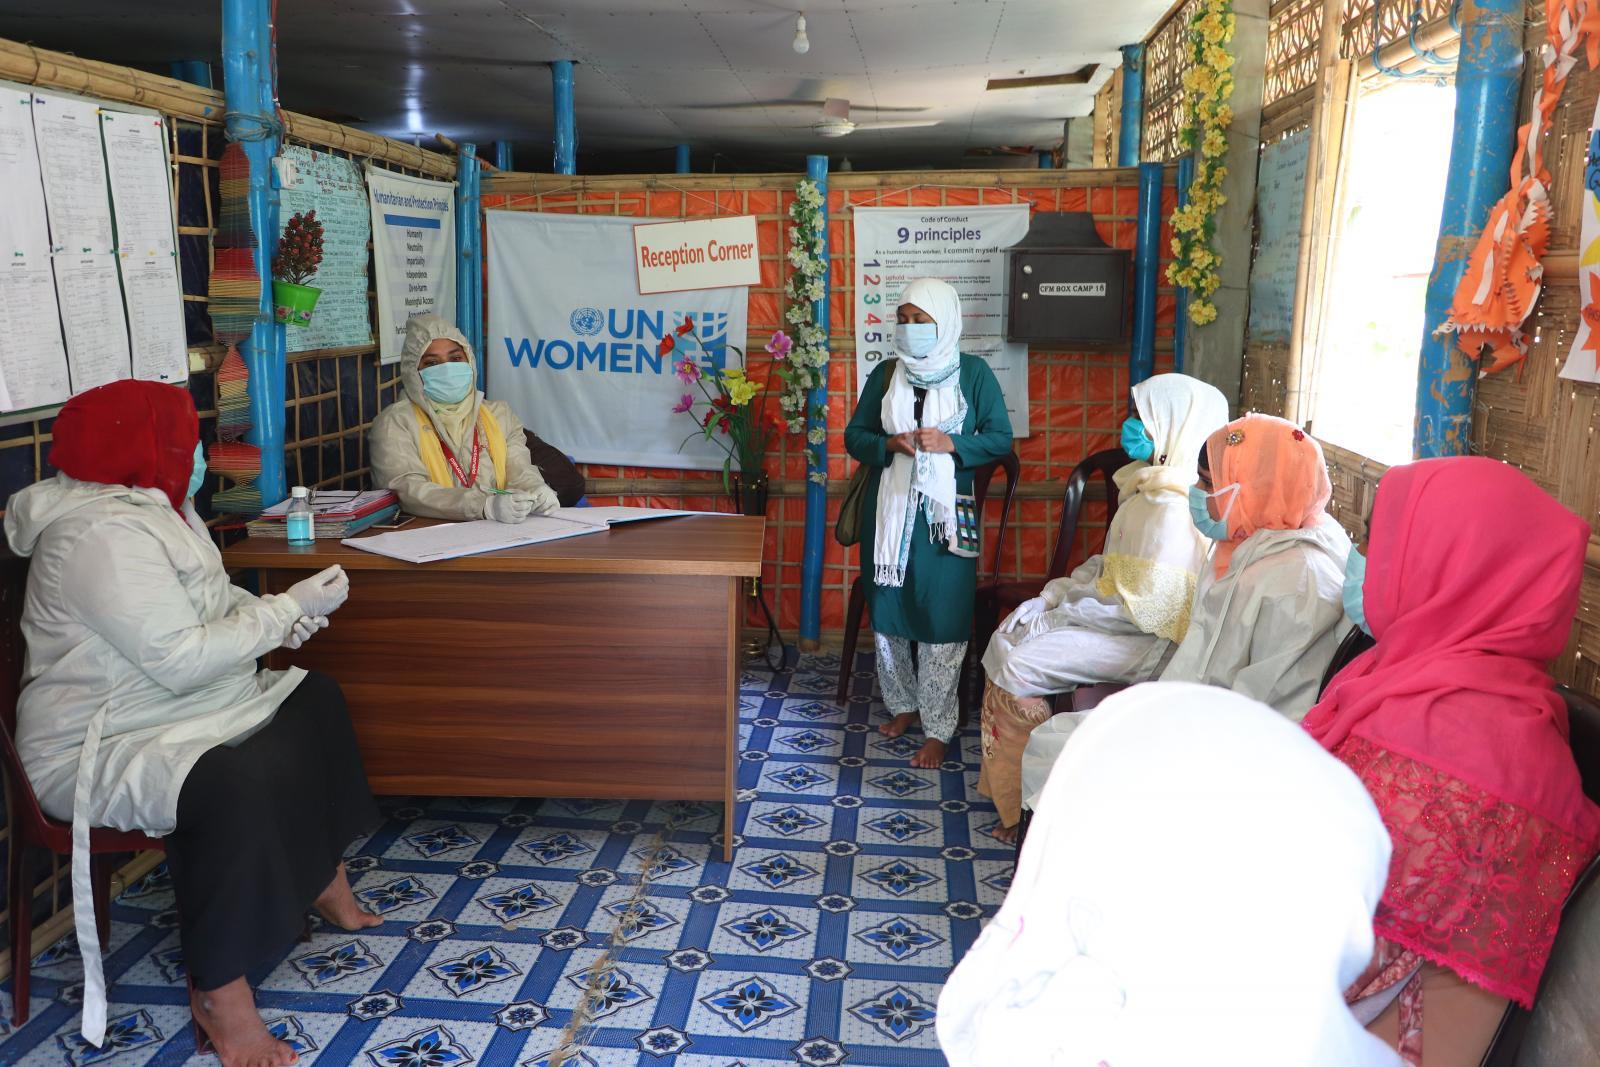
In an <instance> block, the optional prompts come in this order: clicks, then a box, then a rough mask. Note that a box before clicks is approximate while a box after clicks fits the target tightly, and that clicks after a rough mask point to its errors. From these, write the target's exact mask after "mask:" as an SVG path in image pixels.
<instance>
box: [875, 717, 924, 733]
mask: <svg viewBox="0 0 1600 1067" xmlns="http://www.w3.org/2000/svg"><path fill="white" fill-rule="evenodd" d="M916 721H917V713H916V712H914V711H908V712H906V713H905V714H904V715H896V716H895V717H894V718H892V719H890V720H889V721H888V722H886V723H884V724H883V725H882V726H880V727H878V732H879V733H880V734H882V735H883V736H884V737H899V736H900V735H901V734H903V733H905V732H906V731H907V730H909V729H910V728H911V724H912V723H914V722H916Z"/></svg>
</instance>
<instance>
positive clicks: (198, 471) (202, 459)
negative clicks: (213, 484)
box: [183, 441, 206, 497]
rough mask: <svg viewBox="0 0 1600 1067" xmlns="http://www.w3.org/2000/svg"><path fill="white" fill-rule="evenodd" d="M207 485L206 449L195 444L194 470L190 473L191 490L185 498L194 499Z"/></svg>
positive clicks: (198, 443) (197, 443)
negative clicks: (203, 486) (201, 488)
mask: <svg viewBox="0 0 1600 1067" xmlns="http://www.w3.org/2000/svg"><path fill="white" fill-rule="evenodd" d="M205 483H206V453H205V447H204V446H203V445H202V444H201V443H200V442H199V441H196V442H195V443H194V470H193V471H191V472H190V473H189V490H188V492H186V493H184V494H183V495H184V496H187V497H192V496H194V495H195V494H196V493H198V492H199V491H200V487H201V486H202V485H204V484H205Z"/></svg>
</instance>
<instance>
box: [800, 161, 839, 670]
mask: <svg viewBox="0 0 1600 1067" xmlns="http://www.w3.org/2000/svg"><path fill="white" fill-rule="evenodd" d="M806 178H807V179H808V180H810V181H813V182H816V183H817V191H818V192H820V193H821V194H822V232H823V234H824V235H826V234H827V232H828V157H827V156H807V157H806ZM832 276H833V268H832V266H831V265H830V263H829V256H828V242H827V240H826V239H824V241H823V243H822V299H821V300H814V301H812V302H811V317H812V319H813V320H814V321H815V323H816V326H817V329H819V330H821V331H822V344H823V346H824V347H827V345H828V334H829V330H828V294H829V293H830V292H831V291H832V281H833V277H832ZM817 430H821V431H822V432H821V433H820V434H817V436H819V437H821V440H820V441H818V442H816V443H814V444H808V445H807V449H806V452H807V460H806V474H807V478H806V527H805V541H804V542H803V551H802V553H801V556H800V640H801V642H802V643H803V645H804V646H809V647H815V646H816V643H817V641H818V640H819V639H820V638H821V636H822V546H823V538H824V535H825V533H826V531H827V526H828V485H827V482H826V480H825V479H826V475H827V473H828V386H827V383H823V384H822V385H820V386H818V387H816V388H814V389H812V390H811V392H810V394H809V395H808V396H807V397H806V440H807V441H808V442H810V440H811V436H812V434H813V433H814V432H815V431H817ZM819 472H820V473H821V474H822V475H823V476H824V480H823V481H821V482H819V481H818V480H817V479H816V478H815V477H811V476H812V475H816V474H818V473H819Z"/></svg>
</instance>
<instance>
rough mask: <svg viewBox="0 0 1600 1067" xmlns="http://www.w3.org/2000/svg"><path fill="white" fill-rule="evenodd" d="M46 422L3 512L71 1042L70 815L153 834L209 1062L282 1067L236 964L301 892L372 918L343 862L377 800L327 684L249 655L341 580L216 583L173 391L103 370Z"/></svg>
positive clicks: (314, 608) (80, 912) (278, 929)
mask: <svg viewBox="0 0 1600 1067" xmlns="http://www.w3.org/2000/svg"><path fill="white" fill-rule="evenodd" d="M53 432H54V438H55V444H54V446H53V447H52V449H51V451H50V462H51V464H52V465H53V466H54V467H56V469H57V470H59V471H60V473H59V474H58V475H57V476H56V477H54V478H52V479H49V480H47V481H43V482H40V483H38V484H36V485H32V486H29V487H28V488H26V489H24V490H22V491H21V492H19V493H17V494H16V495H14V496H13V497H12V498H11V500H10V502H9V504H8V506H7V509H6V516H5V529H6V538H7V540H8V541H9V542H10V544H11V547H12V549H13V550H14V551H15V552H17V553H18V554H19V555H22V556H27V557H31V564H30V567H29V573H28V591H27V596H26V598H25V600H24V603H23V609H22V630H23V634H24V636H25V637H26V638H27V642H28V662H27V670H26V674H27V677H26V678H25V680H24V688H23V691H22V696H21V698H20V700H19V701H18V708H17V738H16V741H17V748H18V750H19V752H20V754H21V756H22V762H23V765H24V767H25V768H26V770H27V772H28V778H29V780H30V781H31V782H32V784H33V788H34V791H35V793H37V794H38V797H39V801H40V803H41V804H42V805H43V807H44V810H45V811H46V812H47V813H48V814H50V815H51V816H53V817H55V818H57V819H62V820H70V821H71V822H72V824H73V854H72V892H73V905H74V911H75V913H76V920H75V921H76V927H77V936H78V947H79V949H80V951H81V953H82V956H83V963H84V1006H83V1034H84V1037H85V1038H87V1039H88V1040H89V1041H90V1042H91V1043H92V1044H95V1045H99V1044H101V1042H102V1040H103V1038H104V1033H105V1028H106V1000H105V980H104V974H103V972H102V969H101V964H100V952H99V949H100V945H99V938H98V936H97V934H96V929H95V916H94V903H93V894H92V891H91V882H90V877H89V853H88V846H89V828H90V827H92V826H105V827H113V828H115V829H119V830H142V831H144V832H146V833H149V834H153V835H156V836H163V837H165V838H166V848H167V863H168V867H169V869H170V871H171V875H172V885H173V891H174V894H175V896H176V898H177V906H178V916H179V937H180V942H181V944H182V947H183V956H184V964H185V967H186V969H187V971H188V974H189V978H190V981H191V987H192V990H193V991H192V992H191V995H190V999H191V1002H192V1004H193V1008H194V1015H195V1019H196V1021H197V1022H198V1023H199V1024H200V1025H201V1026H202V1027H203V1028H204V1029H205V1030H206V1031H207V1033H209V1035H210V1037H211V1039H212V1041H213V1043H214V1044H215V1046H216V1049H217V1052H218V1054H219V1056H220V1057H221V1058H222V1061H223V1063H224V1064H225V1065H226V1067H240V1065H246V1067H271V1065H276V1064H287V1063H293V1062H294V1060H295V1053H294V1051H293V1050H292V1049H291V1048H290V1047H289V1046H288V1045H286V1044H284V1043H283V1042H280V1041H277V1040H276V1039H274V1038H273V1037H272V1036H271V1035H270V1034H269V1033H268V1032H267V1029H266V1026H265V1025H264V1024H263V1023H262V1021H261V1017H260V1015H258V1014H257V1013H256V1010H255V1005H254V1001H253V998H252V995H251V992H250V987H249V985H248V984H247V982H246V979H245V975H246V973H248V972H249V971H250V969H251V968H254V967H257V966H260V965H262V964H265V963H267V962H269V961H270V960H272V959H274V958H275V957H276V956H277V955H278V954H280V953H281V952H282V951H283V950H284V948H285V946H287V945H289V944H290V943H292V942H293V940H294V938H295V936H296V935H297V934H298V933H299V932H300V930H301V929H302V928H303V925H304V921H305V913H306V911H307V910H308V909H310V908H312V907H313V906H314V907H316V908H317V909H318V910H319V911H320V912H321V913H322V914H323V916H324V917H325V918H327V919H328V920H329V921H330V922H333V923H335V924H337V925H339V926H343V927H345V928H347V929H356V928H360V927H366V926H372V925H376V924H377V923H378V922H379V920H378V918H377V916H375V915H371V914H369V913H367V912H365V911H364V910H362V908H361V907H360V905H359V904H357V902H356V900H355V897H354V895H353V894H352V893H351V889H350V883H349V881H348V880H347V879H346V877H345V874H344V867H343V864H342V862H341V857H342V856H343V854H344V850H345V848H346V847H347V846H348V845H349V844H350V842H351V841H352V840H353V839H355V838H356V837H357V836H358V835H359V834H361V833H363V832H365V831H366V830H368V829H370V828H371V827H372V826H373V825H375V824H376V823H377V822H378V821H379V818H380V816H379V813H378V810H377V806H376V805H375V804H374V803H373V800H372V794H371V793H370V792H369V791H368V789H367V784H366V776H365V773H364V772H363V770H362V766H361V756H360V754H359V752H358V751H357V750H356V743H355V735H354V732H353V731H352V730H351V727H350V719H349V716H348V715H347V714H346V712H345V707H344V699H343V696H342V695H341V694H340V692H339V687H338V685H336V684H335V683H334V682H333V681H332V680H331V679H329V678H327V677H325V676H321V675H308V674H307V673H306V672H305V671H303V670H298V669H296V670H288V671H257V670H256V659H257V657H259V656H261V655H263V654H265V653H267V652H270V651H272V650H273V649H275V648H278V647H280V646H286V647H290V648H298V647H299V645H300V643H301V642H302V641H304V640H305V639H306V638H307V637H308V636H310V634H311V633H314V632H315V630H316V629H318V628H320V627H322V626H326V625H327V616H328V614H330V613H331V612H333V611H334V610H335V609H337V608H338V607H339V605H340V604H342V603H343V602H344V598H345V595H346V592H347V589H348V581H347V579H346V578H345V577H344V574H343V572H342V571H340V570H339V569H338V568H330V570H329V571H325V572H323V573H322V574H320V575H318V576H316V577H315V578H310V579H307V580H306V581H304V582H301V583H299V584H298V585H296V586H294V587H292V588H291V589H290V590H289V592H288V593H287V594H284V595H279V596H267V597H255V596H251V595H250V594H249V593H246V592H245V591H243V590H242V589H238V588H236V587H235V586H233V585H232V584H230V583H229V581H228V576H227V573H226V572H225V571H224V570H223V567H222V556H221V554H220V553H218V551H217V548H216V546H215V545H214V544H213V543H212V541H211V538H210V536H209V535H208V534H207V532H206V529H205V527H204V525H202V524H201V522H200V518H199V516H198V515H196V514H195V510H194V504H193V500H192V497H193V495H194V492H195V490H196V489H197V488H198V487H199V485H200V481H201V478H202V477H203V476H204V474H205V464H204V460H203V459H202V458H201V456H200V450H199V424H198V420H197V419H196V417H195V409H194V402H193V401H192V400H191V399H190V398H189V394H188V393H187V392H186V391H184V390H183V389H181V388H178V387H175V386H171V385H162V384H159V383H154V382H133V381H124V382H117V383H115V384H112V385H107V386H103V387H102V388H99V389H94V390H91V391H90V392H87V393H84V394H83V395H81V396H78V397H74V398H73V399H72V400H71V401H70V402H68V403H67V405H66V406H65V407H64V408H62V409H61V414H60V415H59V416H58V417H57V418H56V422H55V428H54V431H53Z"/></svg>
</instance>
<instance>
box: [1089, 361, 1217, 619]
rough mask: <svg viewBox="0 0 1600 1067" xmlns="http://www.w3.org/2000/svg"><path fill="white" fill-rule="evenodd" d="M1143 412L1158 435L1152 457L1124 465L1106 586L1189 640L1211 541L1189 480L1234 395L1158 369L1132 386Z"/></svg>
mask: <svg viewBox="0 0 1600 1067" xmlns="http://www.w3.org/2000/svg"><path fill="white" fill-rule="evenodd" d="M1133 403H1134V406H1135V407H1136V408H1137V409H1138V411H1139V420H1140V421H1141V422H1143V423H1144V428H1145V431H1146V432H1147V433H1148V434H1149V435H1150V440H1151V441H1153V442H1154V451H1153V452H1152V454H1151V457H1150V462H1149V464H1144V463H1134V464H1129V465H1128V466H1126V467H1124V468H1122V470H1120V471H1118V472H1117V475H1116V481H1117V488H1118V490H1119V491H1120V493H1121V497H1120V500H1119V504H1118V507H1117V514H1116V516H1115V517H1114V518H1113V519H1112V520H1111V528H1110V529H1109V530H1107V531H1106V547H1105V551H1104V552H1103V553H1102V561H1103V562H1102V567H1101V576H1100V593H1101V594H1102V595H1104V596H1116V597H1117V598H1119V599H1120V600H1121V601H1122V603H1123V605H1124V606H1125V607H1126V608H1127V611H1128V617H1129V618H1131V619H1132V620H1133V622H1134V624H1135V625H1136V626H1138V627H1139V629H1141V630H1143V631H1144V632H1145V633H1148V634H1155V635H1156V636H1157V637H1164V638H1166V639H1167V640H1169V641H1182V640H1183V635H1184V633H1185V632H1187V630H1188V629H1189V606H1190V604H1191V603H1192V602H1193V601H1194V590H1195V583H1196V581H1197V580H1198V579H1199V576H1200V569H1201V568H1202V567H1203V566H1205V561H1206V554H1207V553H1208V552H1209V551H1210V549H1211V542H1210V541H1209V540H1208V539H1207V538H1206V537H1205V535H1203V534H1202V533H1200V531H1199V530H1197V529H1196V528H1195V525H1194V520H1193V519H1192V518H1191V517H1190V515H1189V496H1188V493H1189V487H1190V486H1191V485H1193V484H1195V481H1196V479H1197V477H1198V475H1197V474H1196V465H1197V464H1198V462H1199V459H1200V450H1201V449H1202V448H1204V447H1205V443H1206V438H1207V437H1209V436H1210V435H1211V433H1212V432H1213V431H1214V430H1217V429H1220V428H1221V427H1222V426H1223V424H1225V423H1226V422H1227V421H1228V401H1227V399H1226V398H1224V397H1223V395H1222V394H1221V393H1220V392H1218V391H1217V390H1216V389H1215V388H1214V387H1213V386H1210V385H1207V384H1206V383H1205V382H1202V381H1200V380H1199V379H1197V378H1190V377H1189V376H1187V375H1184V374H1158V375H1156V376H1155V377H1153V378H1146V379H1145V380H1144V381H1142V382H1140V383H1139V384H1138V385H1136V386H1134V387H1133Z"/></svg>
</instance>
